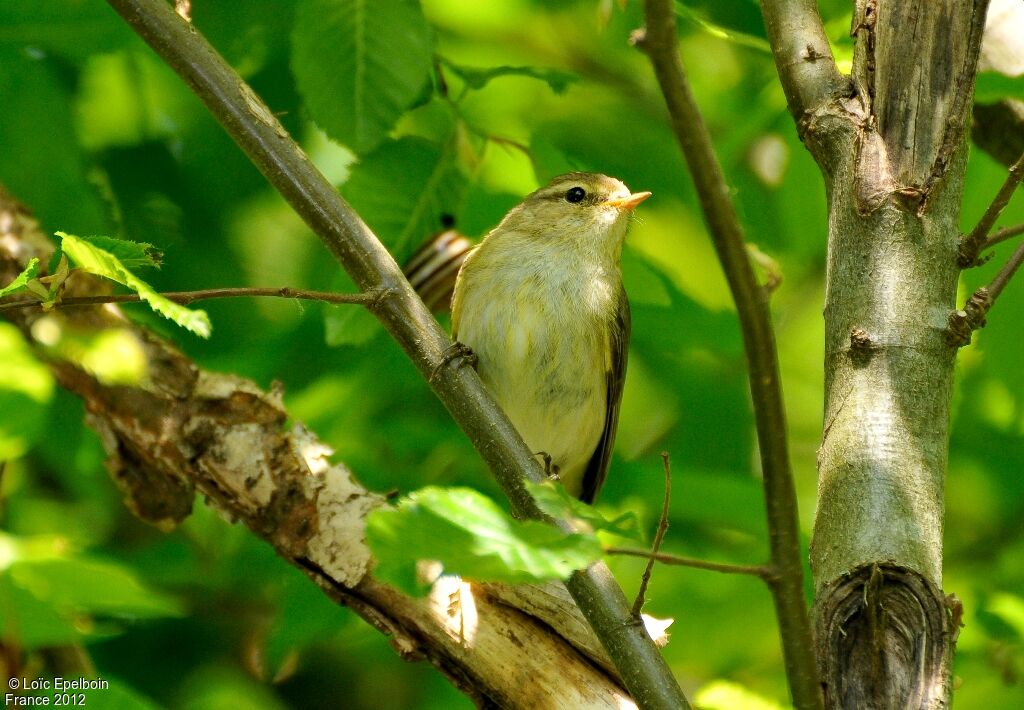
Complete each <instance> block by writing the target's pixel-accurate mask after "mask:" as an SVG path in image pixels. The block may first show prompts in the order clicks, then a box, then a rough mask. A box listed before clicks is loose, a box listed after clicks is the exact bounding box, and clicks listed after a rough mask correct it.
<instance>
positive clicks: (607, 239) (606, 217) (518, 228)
mask: <svg viewBox="0 0 1024 710" xmlns="http://www.w3.org/2000/svg"><path fill="white" fill-rule="evenodd" d="M650 196H651V193H649V192H630V191H629V188H627V187H626V186H625V185H624V184H622V181H620V180H616V179H615V178H611V177H608V176H607V175H600V174H598V173H567V174H565V175H560V176H558V177H556V178H555V179H554V180H552V181H551V182H550V183H548V184H547V185H546V186H544V187H542V188H540V189H539V190H537V191H536V192H533V193H531V194H530V195H528V196H527V197H526V199H525V200H523V202H522V204H520V205H519V206H518V207H516V208H514V209H513V210H512V211H511V212H510V213H509V214H508V216H507V217H506V218H505V220H504V222H503V223H502V225H501V227H500V228H502V229H508V230H514V231H515V232H519V233H525V234H528V235H530V236H531V237H535V238H537V239H543V240H551V241H556V242H558V243H561V244H564V245H566V246H568V245H570V244H577V245H579V246H581V247H583V248H589V249H594V248H596V249H600V250H608V249H610V250H612V251H614V252H615V253H616V255H617V253H618V250H619V249H620V248H621V245H622V240H623V238H624V237H625V234H626V227H627V224H628V220H629V215H630V213H631V212H632V211H633V208H635V207H636V206H637V205H639V204H640V203H641V202H643V201H644V200H646V199H647V198H648V197H650Z"/></svg>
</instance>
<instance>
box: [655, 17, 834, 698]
mask: <svg viewBox="0 0 1024 710" xmlns="http://www.w3.org/2000/svg"><path fill="white" fill-rule="evenodd" d="M645 8H646V18H647V28H646V30H645V31H644V32H643V33H642V34H641V35H640V36H638V37H637V41H638V44H639V45H640V47H641V49H643V51H644V52H646V53H647V55H648V57H649V58H650V60H651V64H652V65H653V66H654V72H655V74H656V75H657V77H658V83H659V84H660V85H661V91H662V94H664V97H665V102H666V103H667V104H668V111H669V115H670V116H671V120H672V128H673V130H674V131H675V135H676V138H677V139H678V141H679V144H680V146H681V147H682V149H683V153H684V155H685V156H686V162H687V164H688V165H689V168H690V174H691V175H692V177H693V181H694V184H695V186H696V188H697V194H698V196H699V197H700V203H701V208H702V209H703V211H704V219H705V221H706V222H707V225H708V230H709V231H710V233H711V239H712V241H713V242H714V245H715V250H716V251H717V252H718V259H719V261H720V262H721V264H722V268H723V270H724V271H725V275H726V279H727V280H728V282H729V288H730V289H731V290H732V295H733V299H734V300H735V302H736V310H737V313H738V316H739V320H740V329H741V330H742V333H743V345H744V349H745V351H746V356H747V369H748V372H749V376H750V393H751V396H752V398H753V402H754V417H755V420H756V426H757V436H758V443H759V445H760V454H761V470H762V474H763V476H764V490H765V505H766V507H767V515H768V528H769V531H770V533H769V546H770V548H771V559H772V566H773V567H774V568H775V569H776V570H777V571H778V574H779V581H778V584H776V585H774V586H773V587H772V596H773V599H774V601H775V611H776V615H777V616H778V620H779V628H780V631H781V634H782V644H783V652H784V656H785V661H786V675H787V677H788V679H789V683H790V689H791V691H792V693H793V700H794V702H795V704H796V705H797V707H800V708H820V707H822V695H821V686H820V684H819V681H818V672H817V667H816V665H815V659H814V654H813V643H812V637H811V626H810V621H809V619H808V615H807V603H806V601H805V599H804V588H803V584H804V571H803V563H802V559H801V553H800V533H799V526H798V523H797V504H796V491H795V486H794V483H793V473H792V469H791V466H790V461H789V449H788V443H787V439H786V436H787V435H786V413H785V409H784V407H783V400H782V388H781V383H780V381H779V363H778V353H777V351H776V348H775V333H774V331H773V329H772V325H771V314H770V312H769V309H768V300H767V295H766V294H765V291H764V289H762V288H761V286H760V285H759V284H758V283H757V278H756V276H755V275H754V271H753V268H752V267H751V264H750V257H749V254H748V252H747V249H746V245H745V241H744V237H743V230H742V228H741V227H740V222H739V218H738V216H737V215H736V208H735V205H734V204H733V203H732V201H731V200H730V199H729V188H728V186H727V185H726V183H725V178H724V177H723V175H722V171H721V167H720V166H719V164H718V160H717V159H716V158H715V154H714V150H713V148H712V147H711V138H710V136H709V135H708V132H707V127H706V126H705V125H704V120H703V117H702V116H701V114H700V110H699V109H698V108H697V104H696V101H694V98H693V94H692V93H691V91H690V86H689V83H688V81H687V79H686V74H685V72H684V70H683V65H682V61H681V59H680V57H679V51H678V37H677V34H676V20H675V14H674V12H673V8H672V2H671V0H646V5H645Z"/></svg>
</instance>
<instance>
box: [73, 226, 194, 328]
mask: <svg viewBox="0 0 1024 710" xmlns="http://www.w3.org/2000/svg"><path fill="white" fill-rule="evenodd" d="M57 236H59V237H60V238H61V248H62V249H63V250H64V253H65V254H67V256H68V258H69V259H71V260H72V261H73V262H75V264H77V265H78V267H79V268H81V269H83V270H85V271H88V272H89V273H90V274H96V275H97V276H102V277H103V278H107V279H110V280H111V281H116V282H117V283H119V284H121V285H123V286H127V287H128V288H130V289H131V290H133V291H135V292H136V293H138V294H139V297H140V298H142V300H144V301H145V302H146V303H148V304H149V305H150V307H151V308H152V309H153V310H154V311H156V312H157V313H159V314H160V315H162V316H163V317H164V318H167V319H168V320H171V321H174V322H175V323H177V324H178V325H180V326H181V327H182V328H185V329H187V330H190V331H192V332H193V333H195V334H196V335H198V336H201V337H203V338H208V337H210V330H211V328H212V326H211V325H210V318H209V316H207V315H206V312H205V311H200V310H193V309H191V308H186V307H185V306H182V305H179V304H177V303H175V302H173V301H171V300H169V299H167V298H164V297H163V296H161V295H160V294H159V293H157V292H156V291H155V290H153V287H152V286H150V285H149V284H147V283H146V282H145V281H143V280H142V279H140V278H139V277H138V276H136V275H135V274H133V273H132V272H131V271H129V270H128V269H127V268H125V266H124V264H122V263H121V261H120V260H119V259H118V258H117V257H116V256H114V255H113V254H111V253H110V252H108V251H105V250H104V249H101V248H99V247H98V246H96V245H94V244H91V243H89V242H88V241H86V240H84V239H82V238H80V237H76V236H73V235H70V234H65V233H64V232H57Z"/></svg>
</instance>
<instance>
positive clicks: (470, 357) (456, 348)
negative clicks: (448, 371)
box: [430, 340, 477, 382]
mask: <svg viewBox="0 0 1024 710" xmlns="http://www.w3.org/2000/svg"><path fill="white" fill-rule="evenodd" d="M454 360H461V362H460V363H459V364H460V365H469V366H470V367H473V368H475V367H476V363H477V357H476V353H475V352H473V349H472V348H471V347H469V346H468V345H466V344H465V343H460V342H459V341H458V340H456V341H455V342H454V343H452V344H451V345H449V346H448V347H447V348H445V349H444V352H443V353H441V362H439V363H437V366H436V367H434V369H433V370H432V371H431V372H430V381H431V382H433V381H434V380H436V379H437V376H438V375H439V374H441V368H443V367H444V366H445V365H447V364H448V363H450V362H452V361H454Z"/></svg>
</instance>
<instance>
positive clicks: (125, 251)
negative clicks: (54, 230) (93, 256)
mask: <svg viewBox="0 0 1024 710" xmlns="http://www.w3.org/2000/svg"><path fill="white" fill-rule="evenodd" d="M79 239H81V240H83V241H86V242H89V243H90V244H92V245H93V246H95V247H99V248H100V249H102V250H103V251H105V252H107V253H109V254H112V255H113V256H115V257H117V260H118V261H120V262H121V264H122V265H123V266H124V267H125V268H126V269H137V268H139V267H147V266H148V267H153V268H156V269H159V268H160V263H161V261H162V260H163V254H162V253H160V251H159V250H158V249H157V248H156V247H155V246H153V245H152V244H148V243H146V242H133V241H130V240H128V239H115V238H114V237H103V236H99V235H95V236H89V237H79Z"/></svg>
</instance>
